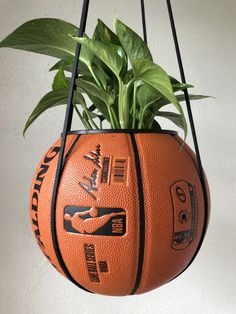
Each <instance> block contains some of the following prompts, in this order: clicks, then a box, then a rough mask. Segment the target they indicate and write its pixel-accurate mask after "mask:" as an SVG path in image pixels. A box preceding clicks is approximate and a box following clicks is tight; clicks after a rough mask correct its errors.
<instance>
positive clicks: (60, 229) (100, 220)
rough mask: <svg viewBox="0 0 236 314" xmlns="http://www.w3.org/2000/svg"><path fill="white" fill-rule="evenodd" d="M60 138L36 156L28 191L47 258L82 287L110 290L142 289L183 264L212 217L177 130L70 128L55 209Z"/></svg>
mask: <svg viewBox="0 0 236 314" xmlns="http://www.w3.org/2000/svg"><path fill="white" fill-rule="evenodd" d="M60 142H61V140H60V139H59V140H58V141H57V142H56V143H55V144H54V145H53V146H52V147H51V148H50V149H49V150H48V152H47V153H46V154H45V155H44V156H43V158H42V160H41V161H40V163H39V166H38V168H37V170H36V172H35V175H34V177H33V182H32V187H31V194H30V218H31V223H32V228H33V232H34V234H35V237H36V240H37V242H38V244H39V246H40V248H41V250H42V252H43V253H44V255H45V256H46V257H47V258H48V260H49V261H50V262H51V264H52V265H53V266H54V267H55V268H56V269H57V270H58V271H59V272H60V273H61V274H62V275H64V276H65V277H67V278H69V279H70V280H71V281H72V282H74V283H75V284H77V285H78V287H80V288H82V289H84V290H86V291H88V292H93V293H99V294H104V295H113V296H115V295H116V296H122V295H130V294H141V293H145V292H148V291H150V290H152V289H155V288H157V287H160V286H161V285H163V284H166V283H168V282H169V281H171V280H172V279H174V278H175V277H176V276H178V275H179V274H180V273H181V272H182V271H184V270H185V269H186V268H187V267H188V265H189V264H190V263H191V262H192V260H193V258H194V257H195V255H196V252H197V251H198V249H199V244H200V243H201V241H202V239H203V233H204V232H205V230H206V226H207V223H208V217H209V213H208V214H207V208H206V206H205V204H204V196H203V189H202V185H201V182H200V179H199V174H198V169H197V166H196V160H195V155H194V153H193V152H192V151H191V149H190V148H189V147H188V146H187V144H185V145H184V147H183V148H182V149H181V145H182V140H181V139H180V137H178V136H177V135H173V134H161V133H160V134H159V133H135V132H134V133H127V132H126V133H125V132H124V133H122V132H120V133H106V132H104V133H103V132H101V133H97V134H92V133H89V134H70V135H68V137H67V142H66V148H65V158H64V163H63V170H62V174H61V179H60V184H59V188H58V192H57V198H56V206H55V208H52V197H53V188H54V182H55V174H56V169H57V163H58V157H59V150H60ZM208 203H209V193H208ZM52 212H54V215H52ZM53 224H54V226H55V230H54V231H55V232H54V231H53V228H52V225H53Z"/></svg>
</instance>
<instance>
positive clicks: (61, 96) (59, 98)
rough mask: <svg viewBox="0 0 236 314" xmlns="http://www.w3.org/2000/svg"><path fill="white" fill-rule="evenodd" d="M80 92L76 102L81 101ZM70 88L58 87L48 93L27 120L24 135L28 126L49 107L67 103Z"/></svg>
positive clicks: (75, 97) (75, 99) (76, 95)
mask: <svg viewBox="0 0 236 314" xmlns="http://www.w3.org/2000/svg"><path fill="white" fill-rule="evenodd" d="M79 97H80V96H79V93H76V94H75V96H74V102H75V103H80V98H79ZM67 99H68V89H57V90H54V91H51V92H49V93H48V94H46V95H45V96H44V97H43V98H42V99H41V100H40V102H39V103H38V104H37V106H36V107H35V109H34V110H33V112H32V113H31V115H30V116H29V118H28V120H27V121H26V124H25V127H24V130H23V135H24V134H25V132H26V130H27V129H28V127H29V126H30V125H31V124H32V123H33V122H34V121H35V120H36V119H37V118H38V117H39V116H40V115H41V114H42V113H43V112H44V111H46V110H47V109H49V108H53V107H56V106H60V105H65V104H67Z"/></svg>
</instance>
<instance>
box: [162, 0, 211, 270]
mask: <svg viewBox="0 0 236 314" xmlns="http://www.w3.org/2000/svg"><path fill="white" fill-rule="evenodd" d="M166 2H167V7H168V13H169V18H170V24H171V30H172V35H173V39H174V44H175V50H176V55H177V60H178V64H179V70H180V75H181V79H182V83H184V84H186V78H185V73H184V67H183V62H182V58H181V53H180V48H179V43H178V37H177V32H176V27H175V21H174V16H173V11H172V6H171V1H170V0H166ZM184 96H185V101H186V106H187V111H188V116H189V122H190V126H191V131H192V137H193V142H194V148H195V152H196V158H197V163H198V171H199V177H200V181H201V184H202V189H203V195H204V206H205V219H204V225H203V231H202V236H201V239H200V242H199V245H198V248H197V250H196V252H195V255H194V256H193V258H192V260H191V261H190V263H189V264H188V265H187V267H186V268H185V269H184V270H183V271H185V270H186V269H187V268H188V267H189V266H190V265H191V264H192V262H193V260H194V259H195V257H196V255H197V254H198V252H199V250H200V248H201V246H202V243H203V240H204V237H205V234H206V230H207V224H208V215H209V213H208V193H207V187H206V181H205V175H204V170H203V167H202V161H201V156H200V151H199V145H198V140H197V135H196V129H195V125H194V120H193V114H192V109H191V104H190V98H189V93H188V90H187V89H185V90H184ZM183 271H182V272H183ZM182 272H181V273H182Z"/></svg>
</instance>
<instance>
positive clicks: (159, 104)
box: [151, 94, 211, 113]
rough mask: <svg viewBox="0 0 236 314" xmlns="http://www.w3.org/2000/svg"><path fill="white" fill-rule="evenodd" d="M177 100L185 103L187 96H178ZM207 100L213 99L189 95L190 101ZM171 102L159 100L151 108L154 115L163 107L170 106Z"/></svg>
mask: <svg viewBox="0 0 236 314" xmlns="http://www.w3.org/2000/svg"><path fill="white" fill-rule="evenodd" d="M176 98H177V100H178V101H179V102H182V101H185V96H184V94H181V95H177V96H176ZM206 98H211V96H205V95H193V94H189V99H190V100H201V99H206ZM170 103H171V102H170V101H169V100H166V99H163V98H162V99H159V100H157V101H156V102H155V103H154V104H153V105H152V107H151V109H152V111H153V112H154V113H157V112H158V111H159V110H160V109H161V108H162V107H164V106H166V105H168V104H170Z"/></svg>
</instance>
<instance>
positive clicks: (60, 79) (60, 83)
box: [52, 68, 70, 90]
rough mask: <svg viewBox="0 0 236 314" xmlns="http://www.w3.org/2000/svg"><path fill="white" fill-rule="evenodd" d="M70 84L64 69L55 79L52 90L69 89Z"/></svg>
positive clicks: (59, 71) (61, 69)
mask: <svg viewBox="0 0 236 314" xmlns="http://www.w3.org/2000/svg"><path fill="white" fill-rule="evenodd" d="M69 84H70V80H68V79H67V78H66V76H65V73H64V71H63V68H60V69H59V70H58V72H57V74H56V76H55V77H54V80H53V83H52V89H53V90H57V89H63V88H66V89H67V88H68V87H69Z"/></svg>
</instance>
